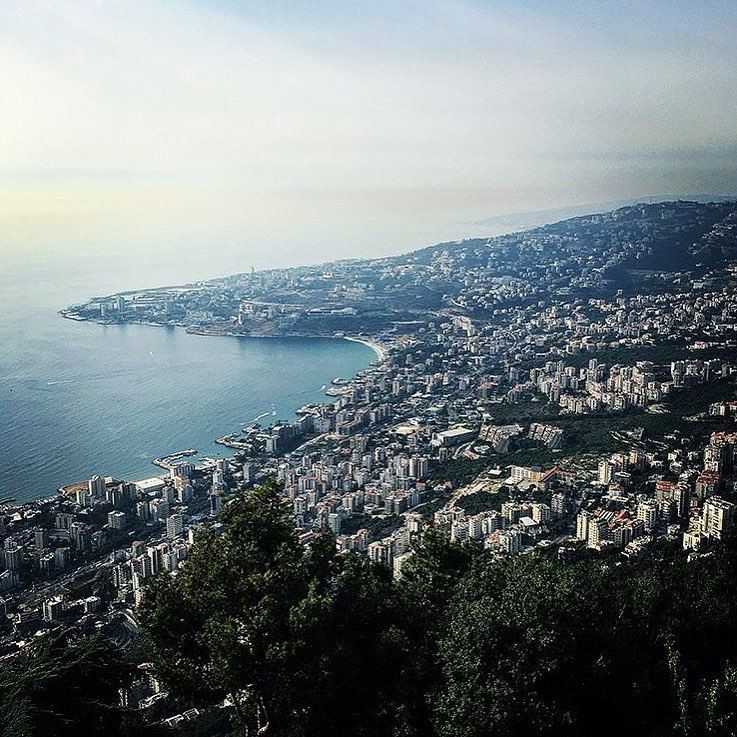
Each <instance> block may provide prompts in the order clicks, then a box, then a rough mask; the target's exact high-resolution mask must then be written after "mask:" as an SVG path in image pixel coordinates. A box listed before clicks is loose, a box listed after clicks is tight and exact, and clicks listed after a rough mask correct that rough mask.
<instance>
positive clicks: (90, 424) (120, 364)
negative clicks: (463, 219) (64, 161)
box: [0, 252, 375, 502]
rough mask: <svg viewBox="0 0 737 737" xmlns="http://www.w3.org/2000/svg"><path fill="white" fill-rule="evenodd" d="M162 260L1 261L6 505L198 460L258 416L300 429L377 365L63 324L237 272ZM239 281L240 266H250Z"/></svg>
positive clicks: (182, 335) (166, 332) (239, 342)
mask: <svg viewBox="0 0 737 737" xmlns="http://www.w3.org/2000/svg"><path fill="white" fill-rule="evenodd" d="M235 267H236V262H235V261H233V262H232V263H223V264H222V265H218V264H217V263H213V262H212V260H211V259H207V260H205V259H203V260H199V261H198V260H192V261H186V260H184V261H183V262H182V263H179V262H178V261H176V260H175V261H174V262H172V259H171V255H170V254H167V255H166V258H165V259H163V260H162V259H158V258H157V257H156V256H155V254H154V255H149V256H142V255H139V256H137V257H136V258H135V260H133V261H131V259H130V258H123V257H122V256H121V255H119V254H115V253H99V252H98V253H92V254H90V253H87V254H83V255H76V256H75V255H74V253H73V252H72V253H70V252H65V253H63V254H54V253H49V252H46V253H44V252H40V253H38V252H36V253H33V254H22V253H20V254H15V255H6V256H5V257H4V258H3V259H2V263H0V499H4V498H7V497H13V498H15V499H16V501H18V502H26V501H30V500H33V499H37V498H43V497H48V496H52V495H53V494H54V493H55V492H56V490H57V489H58V488H59V487H60V486H62V485H65V484H68V483H71V482H76V481H82V480H85V479H88V478H90V477H91V476H93V475H95V474H101V475H103V476H107V475H112V476H117V477H118V478H123V479H128V480H137V479H142V478H147V477H150V476H154V475H157V474H159V473H161V470H160V469H159V468H157V467H156V466H154V465H152V460H153V459H154V458H156V457H159V456H163V455H166V454H170V453H173V452H176V451H179V450H184V449H189V448H194V449H197V451H198V454H199V456H200V457H202V456H209V457H223V456H227V455H230V453H229V452H228V449H227V448H224V447H222V446H219V445H216V444H215V443H214V440H215V439H216V438H218V437H221V436H223V435H225V434H227V433H230V432H235V431H238V430H239V429H240V428H241V427H243V426H244V425H246V424H249V423H252V422H253V421H254V420H256V419H257V418H259V421H260V422H262V423H263V424H268V423H270V422H273V421H276V420H291V419H294V417H295V415H294V412H295V410H296V409H298V408H299V407H301V406H303V405H304V404H307V403H310V402H321V401H329V399H328V398H327V397H326V396H325V395H324V391H323V390H324V387H325V385H327V384H329V383H330V381H331V379H333V378H334V377H336V376H341V377H348V376H352V375H353V374H355V373H356V372H357V371H359V370H361V369H363V368H365V367H366V366H368V365H369V363H370V362H371V361H373V360H374V359H375V354H374V352H373V351H372V350H371V349H370V348H369V347H367V346H365V345H362V344H360V343H355V342H349V341H346V340H339V339H336V340H331V339H318V338H316V339H301V338H285V339H258V338H229V337H214V336H200V335H190V334H187V333H186V332H185V330H183V329H180V328H162V327H155V326H147V325H114V326H112V325H108V326H103V325H97V324H94V323H86V322H75V321H72V320H67V319H64V318H62V317H61V316H60V315H59V314H58V311H59V310H60V309H61V308H63V307H66V306H68V305H69V304H71V303H74V302H80V301H83V300H85V299H87V298H88V297H91V296H94V295H100V294H110V293H114V292H116V291H120V290H123V289H130V288H142V287H146V286H157V285H162V284H176V283H183V282H186V281H192V280H194V279H197V278H207V277H211V276H215V275H218V274H220V275H226V274H228V273H233V271H237V270H238V269H236V268H235ZM241 270H243V269H241Z"/></svg>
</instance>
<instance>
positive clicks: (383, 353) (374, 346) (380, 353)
mask: <svg viewBox="0 0 737 737" xmlns="http://www.w3.org/2000/svg"><path fill="white" fill-rule="evenodd" d="M343 340H350V341H351V342H352V343H362V344H363V345H365V346H367V347H368V348H371V350H372V351H373V352H374V353H376V357H377V358H378V361H379V363H383V362H384V361H385V360H386V359H387V356H388V355H389V351H388V350H387V349H386V348H384V346H383V345H381V344H380V343H377V342H376V341H373V340H371V339H370V338H359V337H356V336H354V335H344V336H343Z"/></svg>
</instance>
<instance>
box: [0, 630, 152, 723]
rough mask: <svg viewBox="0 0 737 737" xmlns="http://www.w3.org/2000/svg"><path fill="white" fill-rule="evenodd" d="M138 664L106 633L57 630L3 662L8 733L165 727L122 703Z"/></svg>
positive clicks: (0, 694)
mask: <svg viewBox="0 0 737 737" xmlns="http://www.w3.org/2000/svg"><path fill="white" fill-rule="evenodd" d="M132 673H133V670H132V668H131V666H130V664H128V663H127V662H126V661H125V659H124V658H122V657H121V656H120V654H119V652H117V650H116V648H115V647H114V645H113V644H112V643H110V642H109V641H107V640H105V639H104V638H102V637H100V636H93V637H83V638H75V637H72V635H71V634H70V633H69V632H62V633H55V634H52V635H48V636H45V637H43V638H41V639H39V640H38V641H36V642H35V643H34V644H33V645H32V646H31V647H30V648H29V650H28V651H27V652H26V653H23V654H22V655H19V656H17V657H16V658H14V659H11V660H9V661H6V662H5V663H3V665H2V666H0V734H2V735H3V737H73V736H75V737H80V736H81V737H115V736H116V735H118V736H120V737H123V736H124V735H125V736H127V737H144V735H146V736H151V737H153V736H154V735H158V734H160V733H161V732H160V730H158V729H156V728H154V727H148V726H146V725H144V724H143V723H142V722H141V720H140V718H139V717H138V715H137V714H136V713H135V712H132V711H129V710H127V709H124V708H123V707H121V706H120V690H121V688H124V687H125V686H127V685H129V683H130V680H131V677H132Z"/></svg>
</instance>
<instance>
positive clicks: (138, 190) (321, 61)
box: [0, 0, 737, 276]
mask: <svg viewBox="0 0 737 737" xmlns="http://www.w3.org/2000/svg"><path fill="white" fill-rule="evenodd" d="M736 29H737V3H735V2H733V1H732V0H730V1H725V2H721V1H709V0H699V1H693V2H683V1H682V0H669V1H668V2H664V1H661V0H649V2H647V3H645V2H629V1H627V0H623V1H620V2H608V1H607V0H589V1H588V2H584V1H583V0H581V1H579V2H575V1H574V0H561V1H558V2H556V0H548V1H547V2H542V1H540V2H538V1H537V0H517V1H512V0H499V1H497V2H494V1H491V2H477V1H475V0H423V2H404V1H403V0H391V1H387V2H374V1H372V0H342V1H341V2H337V1H333V2H329V1H325V2H323V1H321V0H312V1H309V2H308V1H307V0H284V1H280V0H272V2H260V1H257V0H253V1H247V0H242V1H241V2H235V1H234V0H210V1H205V0H125V1H119V0H74V2H69V1H68V0H20V1H18V2H15V1H12V0H0V109H2V115H0V254H2V255H4V256H6V257H7V256H16V257H20V258H32V257H34V256H36V257H37V256H38V255H39V254H41V255H42V256H43V257H54V256H57V257H67V256H73V255H78V254H79V253H91V254H97V255H98V256H99V255H100V254H104V253H106V252H110V253H116V254H129V255H130V258H136V257H137V255H140V254H141V253H145V252H149V251H152V250H154V251H156V252H157V253H160V254H163V255H164V256H165V257H167V258H178V257H187V258H192V259H194V260H196V261H197V262H198V263H199V266H198V268H199V269H200V272H201V274H202V275H204V273H205V272H207V275H214V274H215V273H222V272H223V271H225V272H226V273H227V271H229V270H232V269H233V268H234V266H235V265H240V264H242V267H243V268H244V269H245V268H248V267H250V266H256V267H257V268H258V267H262V266H272V265H274V266H278V265H285V264H289V263H309V262H316V261H320V260H325V259H328V258H334V257H337V256H372V255H380V254H386V253H396V252H401V251H406V250H408V249H409V248H411V247H414V246H419V245H424V244H428V243H433V242H437V241H439V240H443V239H446V238H450V237H460V236H470V235H483V233H480V232H475V231H477V230H479V228H480V227H481V226H479V225H478V222H479V221H480V220H483V219H485V218H488V217H490V216H494V215H499V214H505V213H516V212H524V211H527V210H547V209H550V208H554V207H563V206H569V205H575V204H578V203H589V202H591V203H596V202H606V201H612V200H619V199H627V198H639V197H645V196H657V195H659V194H661V193H675V194H683V195H686V194H689V193H713V194H721V195H730V194H734V193H737V33H735V30H736ZM201 274H196V275H194V276H200V275H201Z"/></svg>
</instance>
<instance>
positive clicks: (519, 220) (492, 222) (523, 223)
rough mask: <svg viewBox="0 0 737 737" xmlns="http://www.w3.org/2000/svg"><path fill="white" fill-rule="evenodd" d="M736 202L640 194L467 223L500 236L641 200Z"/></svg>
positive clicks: (704, 196) (707, 196) (711, 197)
mask: <svg viewBox="0 0 737 737" xmlns="http://www.w3.org/2000/svg"><path fill="white" fill-rule="evenodd" d="M732 200H735V201H737V194H735V195H729V196H724V195H714V194H689V195H672V194H671V195H655V196H649V197H640V198H637V199H632V200H614V201H610V202H597V203H589V204H583V205H569V206H567V207H558V208H552V209H549V210H530V211H527V212H515V213H507V214H506V215H492V216H491V217H488V218H484V219H483V220H475V221H473V222H470V223H467V225H469V226H474V228H477V230H474V234H475V235H478V234H479V233H481V232H483V233H484V234H485V235H489V236H493V235H503V234H505V233H512V232H516V231H520V230H527V229H529V228H537V227H539V226H541V225H550V224H552V223H557V222H558V221H560V220H567V219H569V218H575V217H579V216H582V215H594V214H599V213H603V212H608V211H610V210H618V209H619V208H622V207H631V206H633V205H639V204H643V203H647V204H654V203H659V202H677V201H688V202H730V201H732Z"/></svg>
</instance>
